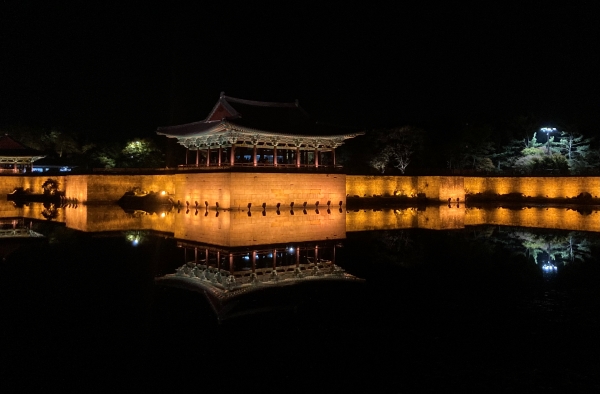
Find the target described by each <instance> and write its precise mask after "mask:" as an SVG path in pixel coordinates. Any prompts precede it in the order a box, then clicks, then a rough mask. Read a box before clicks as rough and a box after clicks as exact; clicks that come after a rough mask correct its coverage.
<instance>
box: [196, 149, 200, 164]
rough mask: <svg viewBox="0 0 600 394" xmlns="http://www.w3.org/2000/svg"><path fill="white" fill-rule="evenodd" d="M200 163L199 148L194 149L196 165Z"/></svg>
mask: <svg viewBox="0 0 600 394" xmlns="http://www.w3.org/2000/svg"><path fill="white" fill-rule="evenodd" d="M199 165H200V149H196V167H198V166H199Z"/></svg>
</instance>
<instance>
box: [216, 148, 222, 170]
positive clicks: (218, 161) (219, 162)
mask: <svg viewBox="0 0 600 394" xmlns="http://www.w3.org/2000/svg"><path fill="white" fill-rule="evenodd" d="M222 155H223V147H222V146H221V145H219V159H218V160H217V166H219V167H221V156H222Z"/></svg>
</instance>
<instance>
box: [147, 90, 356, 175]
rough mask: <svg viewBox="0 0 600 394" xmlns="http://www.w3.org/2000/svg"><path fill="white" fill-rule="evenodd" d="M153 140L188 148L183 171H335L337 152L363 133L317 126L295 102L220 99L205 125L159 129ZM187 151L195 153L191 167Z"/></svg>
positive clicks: (201, 122) (186, 125)
mask: <svg viewBox="0 0 600 394" xmlns="http://www.w3.org/2000/svg"><path fill="white" fill-rule="evenodd" d="M157 134H160V135H164V136H167V137H169V138H176V139H177V142H178V143H179V144H181V145H183V146H185V147H186V158H185V165H183V166H184V167H223V166H229V167H233V166H248V167H283V168H285V167H289V168H300V167H314V168H319V167H328V168H335V167H336V166H337V164H336V160H335V149H336V148H337V147H338V146H340V145H342V144H343V143H344V140H346V139H349V138H353V137H356V136H358V135H362V134H363V133H361V132H349V131H344V130H342V129H340V128H337V127H333V126H326V125H323V124H320V123H317V122H315V121H313V120H312V119H311V118H310V116H309V115H308V114H307V113H306V112H305V111H304V110H303V109H302V108H301V107H300V105H299V104H298V101H297V100H296V101H295V102H293V103H275V102H263V101H251V100H243V99H239V98H234V97H229V96H225V94H224V93H221V96H220V97H219V101H218V102H217V103H216V104H215V106H214V107H213V109H212V111H211V112H210V114H209V115H208V117H207V118H206V119H205V120H203V121H199V122H194V123H188V124H183V125H177V126H169V127H160V128H158V130H157ZM189 151H193V152H195V158H192V160H191V163H190V160H189V154H188V153H189Z"/></svg>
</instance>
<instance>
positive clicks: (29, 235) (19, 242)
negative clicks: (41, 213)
mask: <svg viewBox="0 0 600 394" xmlns="http://www.w3.org/2000/svg"><path fill="white" fill-rule="evenodd" d="M31 227H32V222H31V221H29V222H28V223H26V222H25V220H24V219H23V218H2V219H0V257H2V259H6V258H7V257H8V256H9V255H10V254H11V253H13V252H14V251H16V250H17V249H19V248H20V247H21V246H23V245H31V243H32V242H33V243H37V242H39V241H44V240H45V239H46V237H44V236H43V235H42V234H40V233H37V232H35V231H33V230H32V229H31Z"/></svg>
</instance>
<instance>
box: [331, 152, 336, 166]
mask: <svg viewBox="0 0 600 394" xmlns="http://www.w3.org/2000/svg"><path fill="white" fill-rule="evenodd" d="M331 162H332V163H333V167H335V148H331Z"/></svg>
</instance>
